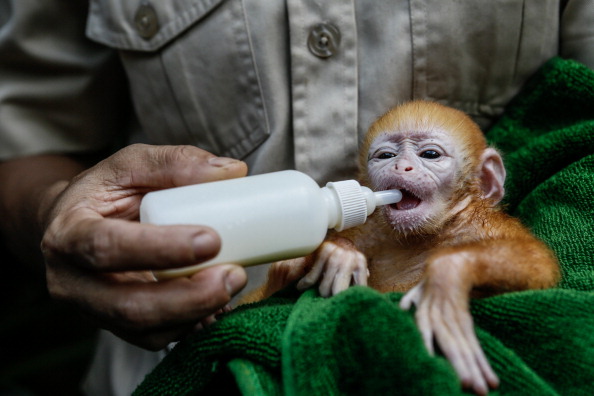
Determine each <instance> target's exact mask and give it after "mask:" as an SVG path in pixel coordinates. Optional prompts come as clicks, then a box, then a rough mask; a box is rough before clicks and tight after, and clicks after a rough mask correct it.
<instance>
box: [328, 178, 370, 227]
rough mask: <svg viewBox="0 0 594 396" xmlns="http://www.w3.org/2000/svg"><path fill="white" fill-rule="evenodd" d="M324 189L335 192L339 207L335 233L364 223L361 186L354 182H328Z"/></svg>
mask: <svg viewBox="0 0 594 396" xmlns="http://www.w3.org/2000/svg"><path fill="white" fill-rule="evenodd" d="M326 187H327V188H328V189H330V190H334V191H335V192H336V195H337V197H338V203H339V205H340V213H341V214H342V216H340V217H339V219H338V224H337V225H336V227H334V229H335V230H336V231H342V230H344V229H346V228H351V227H354V226H357V225H359V224H363V223H365V220H367V200H366V199H365V195H363V191H361V185H360V184H359V183H358V182H357V181H356V180H344V181H339V182H330V183H328V184H326ZM374 209H375V208H374Z"/></svg>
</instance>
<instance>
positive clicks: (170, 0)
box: [86, 0, 224, 51]
mask: <svg viewBox="0 0 594 396" xmlns="http://www.w3.org/2000/svg"><path fill="white" fill-rule="evenodd" d="M223 1H224V0H138V1H121V0H91V2H90V8H89V16H88V20H87V31H86V34H87V36H88V37H89V38H90V39H92V40H94V41H97V42H99V43H102V44H105V45H107V46H109V47H113V48H117V49H122V50H134V51H154V50H157V49H159V48H161V47H162V46H164V45H166V44H167V43H168V42H169V41H171V40H172V39H173V38H175V37H176V36H177V35H178V34H180V33H181V32H183V31H184V30H186V29H187V28H188V27H190V26H191V25H193V24H195V23H197V22H198V21H200V20H201V19H202V18H203V17H204V16H206V15H207V14H208V13H209V12H210V11H212V10H213V9H214V8H215V7H217V6H218V5H219V4H221V3H222V2H223Z"/></svg>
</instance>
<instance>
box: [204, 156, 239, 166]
mask: <svg viewBox="0 0 594 396" xmlns="http://www.w3.org/2000/svg"><path fill="white" fill-rule="evenodd" d="M238 162H241V161H239V160H236V159H235V158H228V157H211V158H209V159H208V163H209V164H210V165H212V166H216V167H219V168H224V167H226V166H229V165H234V164H236V163H238Z"/></svg>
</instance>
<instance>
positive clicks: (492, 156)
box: [480, 147, 505, 204]
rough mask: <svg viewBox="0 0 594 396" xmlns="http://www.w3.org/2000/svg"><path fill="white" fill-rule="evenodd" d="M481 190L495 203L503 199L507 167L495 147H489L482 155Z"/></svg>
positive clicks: (484, 195) (485, 196)
mask: <svg viewBox="0 0 594 396" xmlns="http://www.w3.org/2000/svg"><path fill="white" fill-rule="evenodd" d="M480 175H481V190H482V192H483V197H484V198H488V199H490V200H491V201H493V202H494V203H496V204H497V203H499V202H500V201H501V200H502V199H503V194H504V192H505V190H504V187H503V184H504V183H505V167H504V166H503V159H502V158H501V155H500V154H499V153H498V152H497V150H495V149H494V148H491V147H489V148H487V149H486V150H485V151H483V154H482V155H481V167H480Z"/></svg>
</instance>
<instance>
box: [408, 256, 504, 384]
mask: <svg viewBox="0 0 594 396" xmlns="http://www.w3.org/2000/svg"><path fill="white" fill-rule="evenodd" d="M432 264H433V265H431V266H429V268H428V272H427V276H426V277H425V279H423V280H422V281H421V283H419V284H418V285H416V286H415V287H414V288H412V289H411V290H409V291H408V292H407V293H406V295H405V296H404V297H403V298H402V300H401V301H400V307H401V308H402V309H404V310H409V309H410V308H411V306H412V305H415V306H416V308H417V309H416V313H415V318H416V321H417V325H418V326H419V330H420V332H421V335H422V337H423V342H424V344H425V346H426V347H427V350H428V351H429V353H430V354H431V355H433V354H434V340H435V342H436V343H437V345H438V347H439V348H440V349H441V351H442V352H443V354H444V355H445V356H446V358H447V359H448V360H449V361H450V363H451V364H452V366H453V367H454V370H455V371H456V373H457V374H458V377H459V378H460V380H461V382H462V385H463V387H465V388H470V389H472V390H473V391H474V392H475V393H476V394H479V395H485V394H487V393H488V391H489V387H491V388H496V387H497V386H498V385H499V379H498V378H497V375H496V374H495V373H494V371H493V369H492V368H491V366H490V364H489V362H488V361H487V358H486V357H485V354H484V352H483V350H482V348H481V346H480V344H479V342H478V339H477V337H476V334H475V332H474V325H473V320H472V316H471V314H470V310H469V304H468V302H469V298H468V292H467V290H466V289H467V287H465V286H464V283H465V281H464V276H460V272H458V271H456V270H453V267H456V265H452V263H451V262H449V263H448V264H449V265H447V266H446V265H436V264H438V260H435V261H434V262H433V263H432ZM448 267H449V268H448ZM436 268H439V270H438V271H435V269H436ZM438 274H439V275H438Z"/></svg>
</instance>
